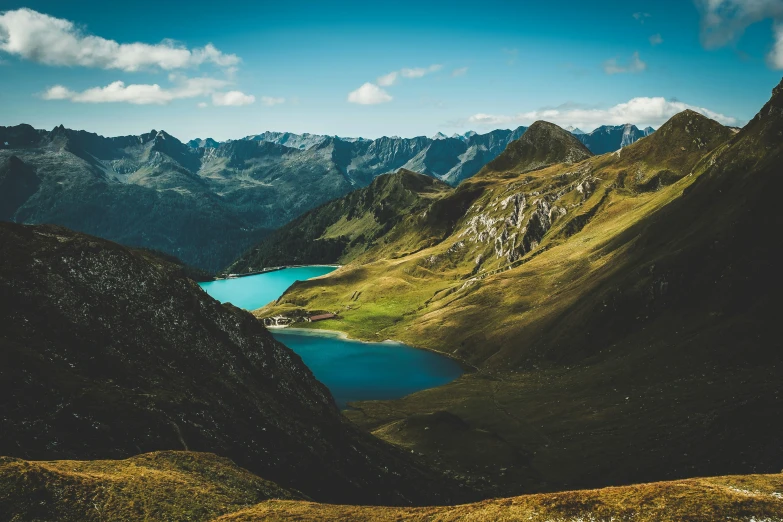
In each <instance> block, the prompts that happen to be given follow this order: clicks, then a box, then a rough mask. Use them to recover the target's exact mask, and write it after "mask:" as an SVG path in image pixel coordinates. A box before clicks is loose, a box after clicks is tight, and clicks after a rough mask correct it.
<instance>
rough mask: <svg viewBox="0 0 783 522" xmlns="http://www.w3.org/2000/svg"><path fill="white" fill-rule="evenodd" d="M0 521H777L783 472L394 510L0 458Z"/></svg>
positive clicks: (127, 463)
mask: <svg viewBox="0 0 783 522" xmlns="http://www.w3.org/2000/svg"><path fill="white" fill-rule="evenodd" d="M0 519H2V520H8V521H13V522H21V521H25V522H29V521H43V520H58V521H101V520H167V521H186V520H188V521H208V520H219V521H223V522H228V521H255V520H327V521H328V520H368V521H369V520H382V521H386V520H388V521H392V520H442V521H447V520H531V521H542V522H543V521H557V522H561V521H562V522H566V521H596V522H597V521H610V520H614V521H617V520H633V521H636V522H647V521H649V522H653V521H655V522H666V521H685V520H687V521H694V522H696V521H712V520H732V521H748V522H750V521H756V522H761V521H765V522H777V521H781V520H783V474H774V475H745V476H726V477H713V478H696V479H688V480H678V481H671V482H657V483H651V484H641V485H634V486H624V487H613V488H604V489H596V490H583V491H568V492H562V493H546V494H536V495H525V496H519V497H512V498H504V499H495V500H487V501H484V502H478V503H474V504H464V505H459V506H443V507H424V508H396V507H384V506H374V507H372V506H347V505H336V504H319V503H314V502H310V501H309V500H308V499H307V498H306V497H303V496H302V495H301V494H300V493H298V492H296V491H290V490H285V489H283V488H280V487H279V486H277V485H276V484H274V483H273V482H269V481H266V480H263V479H261V478H259V477H257V476H255V475H253V474H251V473H249V472H248V471H246V470H244V469H242V468H239V467H238V466H236V465H235V464H234V463H233V462H231V461H230V460H228V459H224V458H221V457H217V456H215V455H213V454H209V453H194V452H174V451H167V452H158V453H148V454H143V455H139V456H137V457H133V458H130V459H125V460H97V461H74V460H62V461H48V462H45V461H25V460H21V459H12V458H7V457H0Z"/></svg>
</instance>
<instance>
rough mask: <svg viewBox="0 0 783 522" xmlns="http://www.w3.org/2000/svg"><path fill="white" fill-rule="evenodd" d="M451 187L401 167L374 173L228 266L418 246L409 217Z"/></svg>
mask: <svg viewBox="0 0 783 522" xmlns="http://www.w3.org/2000/svg"><path fill="white" fill-rule="evenodd" d="M449 192H451V191H450V189H449V187H448V185H446V184H444V183H442V182H440V181H437V180H436V179H434V178H432V177H429V176H424V175H422V174H417V173H415V172H411V171H408V170H404V169H400V170H399V171H398V172H397V173H395V174H385V175H382V176H378V177H377V178H375V180H374V181H373V182H372V183H371V184H370V186H368V187H367V188H363V189H358V190H355V191H353V192H351V193H350V194H348V195H347V196H344V197H342V198H340V199H336V200H334V201H330V202H329V203H326V204H324V205H322V206H320V207H318V208H316V209H313V210H311V211H309V212H307V213H306V214H305V215H303V216H302V217H299V218H297V219H295V220H294V221H292V222H291V223H288V224H287V225H285V226H283V227H282V228H279V229H278V230H276V231H275V232H273V233H272V234H271V235H270V236H269V237H268V238H267V239H266V240H264V241H262V242H261V243H259V244H258V245H256V246H255V247H253V248H252V249H250V250H249V251H248V252H246V253H245V254H244V255H243V256H241V257H240V258H239V259H238V260H236V261H235V262H234V263H233V264H232V265H231V266H229V267H228V269H226V271H227V272H229V273H243V272H254V271H257V270H260V269H262V268H264V267H270V266H282V265H292V264H301V263H305V262H306V263H310V264H318V263H345V262H347V261H349V260H351V259H354V258H356V257H357V256H359V255H361V254H362V253H364V252H366V251H367V250H369V249H370V248H373V247H375V246H378V245H380V244H383V243H391V244H394V245H395V246H399V244H400V242H401V239H402V238H403V237H405V236H407V237H410V238H411V240H410V241H406V242H405V248H406V249H408V250H407V251H412V250H416V249H417V248H418V247H419V246H421V242H420V241H419V240H420V239H421V238H422V235H423V234H422V232H423V231H422V230H421V229H415V228H414V227H410V226H406V225H408V224H409V221H408V219H407V218H409V217H410V216H411V215H417V214H420V213H421V212H424V211H426V210H427V209H429V207H430V205H431V204H432V202H433V200H436V199H438V198H440V197H442V196H443V195H445V194H447V193H449Z"/></svg>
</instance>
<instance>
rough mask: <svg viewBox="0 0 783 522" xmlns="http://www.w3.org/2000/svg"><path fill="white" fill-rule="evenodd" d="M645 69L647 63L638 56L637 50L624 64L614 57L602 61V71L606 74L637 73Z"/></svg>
mask: <svg viewBox="0 0 783 522" xmlns="http://www.w3.org/2000/svg"><path fill="white" fill-rule="evenodd" d="M645 70H647V64H646V63H644V62H643V61H642V60H641V58H639V52H638V51H637V52H635V53H633V55H632V56H631V59H630V60H629V61H628V63H626V64H622V63H620V62H618V61H617V59H616V58H612V59H611V60H606V61H605V62H604V72H605V73H606V74H623V73H639V72H643V71H645Z"/></svg>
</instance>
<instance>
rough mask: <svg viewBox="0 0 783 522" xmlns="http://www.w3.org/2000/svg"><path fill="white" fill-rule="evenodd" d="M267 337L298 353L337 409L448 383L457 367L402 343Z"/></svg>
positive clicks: (278, 333) (283, 333)
mask: <svg viewBox="0 0 783 522" xmlns="http://www.w3.org/2000/svg"><path fill="white" fill-rule="evenodd" d="M272 335H273V336H274V337H275V339H277V340H278V341H280V342H281V343H283V344H285V345H286V346H288V347H289V348H291V349H292V350H293V351H295V352H296V353H298V354H299V356H300V357H301V358H302V360H303V361H304V362H305V364H306V365H307V366H308V367H309V368H310V370H311V371H312V372H313V375H315V377H316V378H317V379H318V380H319V381H321V382H322V383H324V384H325V385H326V387H327V388H329V391H331V392H332V395H333V396H334V400H335V401H337V405H338V406H339V407H340V408H345V407H346V404H347V403H348V402H351V401H369V400H378V399H399V398H400V397H404V396H406V395H409V394H411V393H414V392H417V391H421V390H426V389H427V388H434V387H436V386H442V385H444V384H447V383H450V382H451V381H453V380H454V379H456V378H457V377H459V376H460V375H462V368H461V367H460V365H459V364H457V363H456V362H455V361H453V360H452V359H449V358H448V357H444V356H443V355H439V354H437V353H435V352H430V351H427V350H419V349H416V348H411V347H410V346H407V345H405V344H402V343H397V342H393V341H386V342H383V343H364V342H361V341H353V340H349V339H343V338H341V337H340V336H339V335H338V334H336V333H330V332H318V331H314V330H299V331H297V330H296V329H287V328H285V329H280V330H272Z"/></svg>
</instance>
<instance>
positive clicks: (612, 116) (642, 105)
mask: <svg viewBox="0 0 783 522" xmlns="http://www.w3.org/2000/svg"><path fill="white" fill-rule="evenodd" d="M686 109H690V110H692V111H696V112H698V113H701V114H703V115H704V116H707V117H708V118H712V119H713V120H716V121H718V122H720V123H722V124H723V125H737V123H738V121H737V119H736V118H732V117H730V116H725V115H723V114H720V113H717V112H714V111H711V110H709V109H705V108H704V107H697V106H695V105H689V104H687V103H683V102H680V101H676V100H666V99H665V98H661V97H658V98H634V99H632V100H630V101H628V102H625V103H619V104H617V105H615V106H614V107H610V108H608V109H584V108H580V107H572V106H567V105H566V106H564V107H562V108H556V109H544V110H538V111H531V112H524V113H519V114H515V115H495V114H483V113H479V114H474V115H473V116H470V117H469V118H468V119H467V120H465V121H462V122H459V123H460V125H464V124H468V125H474V126H482V127H498V126H509V125H513V126H518V125H530V124H531V123H533V122H534V121H537V120H546V121H549V122H552V123H555V124H557V125H560V126H561V127H565V126H568V125H572V126H574V127H579V128H581V129H594V128H596V127H598V126H600V125H623V124H625V123H633V124H635V125H637V126H639V127H646V126H652V127H656V128H657V127H659V126H661V125H663V124H664V123H666V121H667V120H669V118H671V117H672V116H674V115H675V114H677V113H679V112H682V111H684V110H686Z"/></svg>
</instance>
